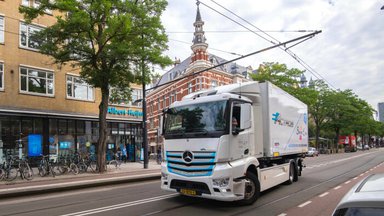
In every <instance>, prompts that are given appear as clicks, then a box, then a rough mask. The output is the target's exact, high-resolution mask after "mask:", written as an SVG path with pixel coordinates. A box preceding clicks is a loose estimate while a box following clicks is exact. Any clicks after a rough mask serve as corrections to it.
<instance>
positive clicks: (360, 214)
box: [333, 208, 384, 216]
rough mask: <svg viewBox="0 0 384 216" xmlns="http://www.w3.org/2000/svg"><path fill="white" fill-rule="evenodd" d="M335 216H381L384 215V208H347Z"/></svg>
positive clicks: (337, 212)
mask: <svg viewBox="0 0 384 216" xmlns="http://www.w3.org/2000/svg"><path fill="white" fill-rule="evenodd" d="M333 215H334V216H366V215H369V216H381V215H384V208H345V209H339V210H338V211H336V212H335V214H333Z"/></svg>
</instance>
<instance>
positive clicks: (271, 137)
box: [260, 82, 308, 157]
mask: <svg viewBox="0 0 384 216" xmlns="http://www.w3.org/2000/svg"><path fill="white" fill-rule="evenodd" d="M260 95H261V101H262V102H261V104H262V113H263V125H264V132H263V145H264V146H263V147H264V149H263V151H264V157H279V156H283V155H291V154H300V153H304V152H307V151H308V111H307V105H306V104H304V103H303V102H301V101H300V100H298V99H297V98H295V97H293V96H291V95H290V94H288V93H287V92H285V91H283V90H282V89H280V88H278V87H277V86H275V85H273V84H272V83H270V82H264V83H260Z"/></svg>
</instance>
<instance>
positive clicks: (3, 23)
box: [0, 16, 5, 43]
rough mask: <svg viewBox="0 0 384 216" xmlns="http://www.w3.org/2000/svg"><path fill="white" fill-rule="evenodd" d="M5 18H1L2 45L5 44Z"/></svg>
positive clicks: (0, 38) (0, 33)
mask: <svg viewBox="0 0 384 216" xmlns="http://www.w3.org/2000/svg"><path fill="white" fill-rule="evenodd" d="M4 26H5V21H4V17H3V16H0V43H4V31H5V27H4Z"/></svg>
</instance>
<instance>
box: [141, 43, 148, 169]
mask: <svg viewBox="0 0 384 216" xmlns="http://www.w3.org/2000/svg"><path fill="white" fill-rule="evenodd" d="M142 37H143V36H142ZM141 73H142V82H143V83H142V84H143V148H144V151H143V152H144V169H148V142H147V103H146V100H145V74H144V59H143V60H142V61H141Z"/></svg>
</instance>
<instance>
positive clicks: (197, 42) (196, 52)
mask: <svg viewBox="0 0 384 216" xmlns="http://www.w3.org/2000/svg"><path fill="white" fill-rule="evenodd" d="M196 4H197V13H196V21H195V22H194V23H193V26H194V27H195V32H194V34H193V40H192V43H193V44H192V46H191V49H192V51H193V53H192V56H191V64H193V63H194V62H196V61H199V60H205V61H208V53H207V48H208V44H207V43H205V41H206V38H205V35H204V31H203V25H204V22H203V21H202V20H201V15H200V9H199V4H200V2H199V1H197V3H196Z"/></svg>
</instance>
